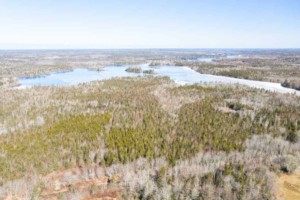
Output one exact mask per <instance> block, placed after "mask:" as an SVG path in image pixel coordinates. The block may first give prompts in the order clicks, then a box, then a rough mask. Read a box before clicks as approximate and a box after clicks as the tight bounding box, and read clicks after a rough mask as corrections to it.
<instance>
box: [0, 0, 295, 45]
mask: <svg viewBox="0 0 300 200" xmlns="http://www.w3.org/2000/svg"><path fill="white" fill-rule="evenodd" d="M7 48H13V49H19V48H23V49H24V48H25V49H26V48H300V0H181V1H179V0H122V1H121V0H119V1H118V0H103V1H102V0H18V1H17V0H0V49H7Z"/></svg>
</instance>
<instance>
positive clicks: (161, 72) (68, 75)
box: [19, 65, 300, 95]
mask: <svg viewBox="0 0 300 200" xmlns="http://www.w3.org/2000/svg"><path fill="white" fill-rule="evenodd" d="M127 67H128V66H107V67H105V68H104V70H103V71H92V70H88V69H85V68H81V69H75V70H73V71H70V72H62V73H52V74H50V75H47V76H42V77H35V78H21V79H19V82H20V83H21V87H28V86H51V85H63V86H67V85H76V84H79V83H85V82H90V81H94V80H104V79H109V78H113V77H136V76H143V73H128V72H126V71H125V70H126V69H127ZM141 67H142V69H143V70H148V69H154V71H155V72H156V74H155V76H168V77H170V78H171V79H172V80H174V81H175V82H176V83H178V84H193V83H200V82H202V83H231V84H232V83H239V84H243V85H248V86H250V87H255V88H261V89H266V90H270V91H275V92H282V93H296V94H297V95H300V92H299V91H296V90H293V89H289V88H284V87H282V86H281V85H280V84H279V83H270V82H263V81H252V80H245V79H237V78H230V77H224V76H215V75H208V74H200V73H198V72H196V71H194V70H192V69H190V68H188V67H174V66H163V67H155V68H151V67H149V66H148V65H142V66H141Z"/></svg>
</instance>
